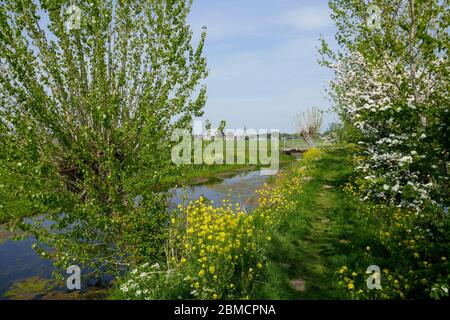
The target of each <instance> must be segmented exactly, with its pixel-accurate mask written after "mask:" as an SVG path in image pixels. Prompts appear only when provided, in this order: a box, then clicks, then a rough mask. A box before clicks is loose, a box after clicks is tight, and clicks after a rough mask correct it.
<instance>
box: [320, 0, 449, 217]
mask: <svg viewBox="0 0 450 320" xmlns="http://www.w3.org/2000/svg"><path fill="white" fill-rule="evenodd" d="M374 4H376V5H378V6H379V7H380V8H382V10H381V16H380V17H379V18H380V19H379V20H380V27H379V28H374V27H373V25H372V24H370V23H367V21H366V19H367V18H369V16H368V6H367V4H365V3H363V2H361V3H357V2H354V1H346V0H335V1H331V3H330V6H331V8H332V9H333V14H332V17H333V19H334V20H335V21H336V25H337V27H338V34H337V40H338V42H339V45H340V47H341V48H342V49H341V50H340V51H339V52H332V51H331V50H330V49H329V47H328V46H327V44H326V43H325V42H323V46H322V54H323V57H324V60H323V61H322V62H323V64H325V65H327V66H329V67H331V68H332V69H333V70H334V72H335V79H334V80H333V81H332V82H331V89H332V90H331V92H332V97H333V99H334V101H335V105H336V110H337V112H338V113H339V115H340V117H341V119H342V120H343V121H344V123H345V124H346V125H347V126H349V127H352V128H353V129H355V130H354V131H353V132H355V133H356V134H355V135H354V137H353V139H354V140H355V141H356V142H358V143H359V144H360V145H361V147H362V150H363V152H362V155H361V156H360V157H358V158H357V162H358V167H357V171H358V172H359V173H360V178H361V179H360V181H359V185H360V188H361V191H362V192H363V194H364V198H365V199H369V198H371V199H377V200H381V201H383V202H388V203H390V204H394V205H398V206H401V207H413V208H415V209H416V210H421V209H422V208H423V206H424V205H426V204H433V205H439V206H448V199H449V198H450V197H449V187H448V186H449V172H448V163H449V145H448V143H449V140H450V137H449V118H450V116H449V113H448V108H449V96H450V95H449V71H450V65H449V60H448V46H449V43H450V41H449V35H448V32H447V31H446V30H448V21H449V20H448V19H449V8H448V6H449V5H448V2H446V1H444V2H442V1H438V0H435V1H414V0H400V1H375V2H374Z"/></svg>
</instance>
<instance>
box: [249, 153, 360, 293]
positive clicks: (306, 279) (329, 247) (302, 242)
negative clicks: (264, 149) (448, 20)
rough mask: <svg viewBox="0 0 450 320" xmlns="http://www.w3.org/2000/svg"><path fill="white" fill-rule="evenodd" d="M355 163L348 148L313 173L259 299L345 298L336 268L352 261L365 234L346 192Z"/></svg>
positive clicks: (271, 254) (281, 234)
mask: <svg viewBox="0 0 450 320" xmlns="http://www.w3.org/2000/svg"><path fill="white" fill-rule="evenodd" d="M350 159H351V158H350V154H349V153H348V152H347V151H346V150H345V149H343V148H333V149H328V150H327V151H326V152H325V153H324V155H323V156H322V157H321V159H319V160H318V161H317V163H316V164H315V165H314V166H313V167H312V168H310V169H308V170H307V172H308V173H307V176H308V178H307V179H305V183H304V189H303V192H302V194H301V195H300V196H299V198H298V199H297V200H298V201H297V203H298V206H297V208H296V210H295V211H294V212H292V213H290V214H289V215H288V217H287V218H286V221H284V223H283V224H282V226H281V228H280V229H279V230H278V231H277V232H276V233H275V236H274V239H273V241H272V244H271V247H270V248H269V251H268V266H267V269H266V272H265V275H264V276H263V279H262V281H263V284H262V285H261V290H260V291H259V296H258V297H257V298H262V299H338V298H343V297H344V293H343V292H342V291H340V289H338V288H336V287H335V284H336V283H337V281H336V270H337V269H338V268H339V267H340V266H342V265H344V264H346V263H348V261H349V260H350V259H352V248H353V244H352V240H354V239H355V234H359V235H360V234H362V231H361V230H363V227H362V226H361V224H360V222H358V221H356V215H355V214H354V213H355V210H356V209H355V208H353V207H352V205H351V203H352V202H351V201H348V198H347V195H346V194H345V193H344V192H343V191H342V190H341V186H342V185H343V184H344V183H345V182H346V181H347V180H348V179H349V177H350V175H351V172H352V166H351V162H350ZM292 281H296V284H297V285H292V284H291V283H292ZM302 284H303V285H302ZM294 287H296V289H294Z"/></svg>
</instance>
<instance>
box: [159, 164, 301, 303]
mask: <svg viewBox="0 0 450 320" xmlns="http://www.w3.org/2000/svg"><path fill="white" fill-rule="evenodd" d="M303 173H304V170H303V169H293V170H292V171H291V172H288V173H283V174H280V175H279V177H278V178H277V179H276V180H275V182H274V183H273V184H272V185H268V184H265V185H264V186H263V188H262V189H261V190H258V191H257V196H258V206H257V208H256V209H255V210H254V211H253V212H251V213H246V212H245V211H244V210H243V209H242V208H241V207H240V205H239V203H235V204H233V203H231V202H230V201H229V200H227V199H224V200H223V201H222V203H220V205H215V204H214V202H213V201H209V200H207V199H205V198H204V197H200V198H199V199H198V200H196V201H192V202H190V203H189V204H188V205H187V206H186V207H183V206H181V205H180V206H179V207H178V210H177V211H176V212H175V215H174V217H173V218H172V219H171V221H170V222H171V223H170V228H169V229H170V236H169V239H170V240H169V246H168V251H169V255H170V257H171V258H170V260H171V261H170V262H171V264H172V266H173V267H175V268H177V269H178V270H179V271H180V272H182V273H183V274H185V275H186V277H185V281H187V282H188V283H189V286H190V288H191V289H192V292H191V293H192V295H193V296H194V297H196V298H200V299H229V298H242V299H244V298H246V297H248V296H250V295H251V291H252V289H253V286H254V284H255V279H256V278H257V277H258V275H259V273H260V271H261V270H262V269H263V267H264V247H265V245H267V243H268V242H270V241H271V239H272V238H271V230H272V227H274V226H276V225H277V223H279V221H280V218H281V215H283V214H286V212H288V211H289V210H290V209H291V208H293V207H294V206H295V205H296V203H295V202H294V201H292V200H291V199H292V196H293V195H295V194H298V193H300V192H301V183H302V179H301V178H302V176H303Z"/></svg>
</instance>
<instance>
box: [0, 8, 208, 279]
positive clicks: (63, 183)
mask: <svg viewBox="0 0 450 320" xmlns="http://www.w3.org/2000/svg"><path fill="white" fill-rule="evenodd" d="M0 4H1V7H0V38H1V39H2V41H1V43H0V63H1V69H2V72H1V75H0V102H1V107H0V148H1V149H0V177H1V178H0V210H1V211H0V212H1V213H0V219H2V220H8V221H10V223H11V224H17V223H21V222H22V217H23V216H26V215H31V214H39V217H42V218H45V219H48V220H51V221H52V225H51V227H50V228H49V227H48V226H46V223H45V222H44V219H35V221H34V222H33V223H31V224H30V223H28V224H24V223H22V228H24V229H27V230H29V231H30V232H32V233H33V234H34V235H35V236H36V237H37V238H38V239H39V240H41V241H43V242H44V243H45V244H47V245H49V246H50V247H52V248H54V249H55V250H54V251H53V252H52V253H51V256H52V258H54V259H55V261H56V263H57V264H58V265H68V264H71V263H72V262H76V263H79V264H91V265H93V266H94V267H97V268H99V267H103V268H107V269H112V270H118V269H119V268H121V267H122V266H123V265H130V264H135V263H137V262H139V261H141V260H142V259H143V257H145V258H148V257H152V256H153V257H156V256H159V255H160V254H161V250H162V249H161V244H162V243H163V241H164V238H165V233H164V232H163V230H162V229H163V228H164V225H165V222H166V221H167V214H166V204H165V195H164V194H161V193H157V192H156V191H155V188H154V186H155V185H157V184H158V183H159V181H160V180H161V179H162V178H163V177H164V176H166V175H167V174H168V173H170V172H171V170H172V169H171V161H170V149H171V141H170V134H171V132H172V131H173V130H174V129H175V128H187V127H189V125H190V122H191V119H192V117H194V116H200V115H201V114H202V111H201V109H202V107H203V105H204V103H205V99H206V88H205V87H204V86H202V87H199V85H200V84H201V81H202V79H203V78H205V77H206V75H207V70H206V59H205V57H204V56H203V55H202V50H203V45H204V41H205V31H203V33H202V35H201V39H200V42H199V44H198V46H197V47H196V48H194V47H192V45H191V40H192V31H191V30H190V27H189V26H188V25H187V22H186V19H187V15H188V13H189V10H190V6H191V1H162V0H149V1H112V0H110V1H103V0H102V1H74V2H73V4H74V5H76V6H78V8H79V9H80V10H81V12H82V16H81V25H80V28H79V29H76V28H75V29H68V28H67V27H66V25H65V23H66V22H67V19H68V17H67V15H66V13H65V11H66V10H67V8H68V6H69V3H68V2H66V1H46V0H41V1H38V2H37V1H32V0H20V1H19V0H17V1H9V0H8V1H0ZM46 21H47V22H48V23H47V22H46ZM138 195H140V197H141V199H142V201H140V203H139V204H138V203H136V198H135V197H136V196H138ZM37 250H38V251H39V252H42V251H43V250H44V248H37ZM44 254H45V253H44Z"/></svg>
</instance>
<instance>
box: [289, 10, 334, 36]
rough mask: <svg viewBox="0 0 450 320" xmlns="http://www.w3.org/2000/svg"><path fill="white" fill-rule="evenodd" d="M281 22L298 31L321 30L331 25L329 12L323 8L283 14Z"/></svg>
mask: <svg viewBox="0 0 450 320" xmlns="http://www.w3.org/2000/svg"><path fill="white" fill-rule="evenodd" d="M282 22H283V23H284V24H285V25H289V26H290V27H293V28H295V29H297V30H300V31H310V30H316V29H323V28H326V27H328V26H330V25H331V19H330V16H329V11H328V9H327V8H324V7H303V8H298V9H296V10H292V11H289V12H287V13H285V14H284V15H283V17H282Z"/></svg>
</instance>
